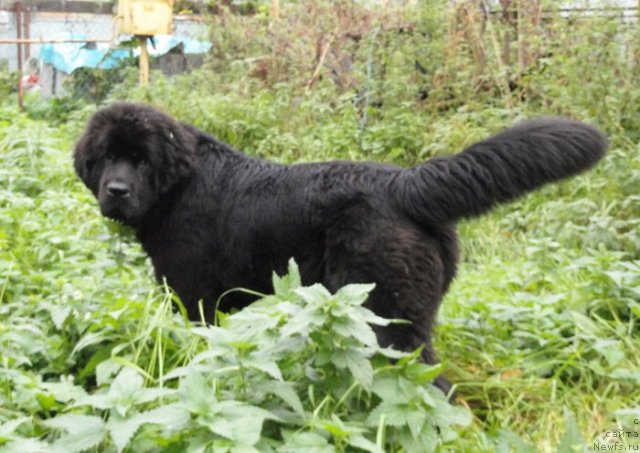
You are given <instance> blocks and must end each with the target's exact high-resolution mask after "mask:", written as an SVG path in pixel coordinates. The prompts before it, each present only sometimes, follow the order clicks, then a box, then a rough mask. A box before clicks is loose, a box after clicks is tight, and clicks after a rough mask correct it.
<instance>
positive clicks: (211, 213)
mask: <svg viewBox="0 0 640 453" xmlns="http://www.w3.org/2000/svg"><path fill="white" fill-rule="evenodd" d="M606 148H607V140H606V138H605V136H604V135H603V134H602V133H600V132H599V131H598V130H596V129H594V128H593V127H590V126H587V125H585V124H582V123H579V122H576V121H569V120H565V119H559V118H546V119H536V120H532V121H527V122H524V123H522V124H520V125H517V126H515V127H513V128H511V129H507V130H506V131H504V132H502V133H499V134H497V135H495V136H493V137H490V138H488V139H486V140H483V141H481V142H479V143H476V144H474V145H472V146H470V147H469V148H468V149H466V150H465V151H463V152H461V153H459V154H456V155H451V156H447V157H437V158H434V159H431V160H429V161H428V162H425V163H423V164H421V165H418V166H416V167H414V168H410V169H404V168H398V167H396V166H393V165H385V164H380V163H374V162H347V161H333V162H324V163H310V164H296V165H280V164H277V163H273V162H269V161H265V160H262V159H257V158H254V157H250V156H247V155H245V154H243V153H241V152H239V151H237V150H235V149H233V148H231V147H230V146H229V145H227V144H225V143H222V142H220V141H219V140H217V139H216V138H215V137H212V136H211V135H208V134H206V133H205V132H202V131H200V130H198V129H196V128H195V127H193V126H190V125H188V124H184V123H180V122H178V121H176V120H174V119H172V118H171V117H169V116H167V115H166V114H164V113H162V112H160V111H158V110H156V109H154V108H152V107H149V106H146V105H140V104H128V103H117V104H113V105H111V106H110V107H106V108H104V109H102V110H100V111H98V112H97V113H96V114H95V115H94V116H93V117H92V118H91V119H90V121H89V123H88V125H87V128H86V131H85V132H84V135H83V136H82V137H81V138H80V140H79V141H78V143H77V146H76V149H75V154H74V160H75V169H76V171H77V173H78V175H79V176H80V178H82V180H83V181H84V183H85V184H86V185H87V187H88V188H89V189H90V190H91V191H92V192H93V194H94V195H95V196H96V197H97V199H98V202H99V204H100V210H101V212H102V214H103V215H104V216H106V217H110V218H112V219H115V220H117V221H120V222H122V223H124V224H126V225H129V226H131V227H133V229H134V230H135V231H136V233H137V237H138V239H139V240H140V242H141V243H142V246H143V247H144V249H145V251H146V252H147V253H148V254H149V256H150V257H151V260H152V261H153V265H154V267H155V272H156V276H157V278H158V279H161V278H163V277H165V278H166V280H167V282H168V283H169V285H170V286H171V287H172V288H173V289H174V290H175V291H176V293H177V294H178V296H179V297H180V298H181V300H182V302H183V304H184V306H185V307H186V309H187V312H188V314H189V317H190V318H191V319H198V318H199V311H198V302H199V301H200V300H202V301H203V303H204V309H205V313H206V314H207V316H211V315H212V311H213V309H214V308H215V303H216V300H217V299H218V297H219V296H220V295H221V294H222V293H223V292H224V291H226V290H228V289H230V288H236V287H243V288H250V289H253V290H257V291H261V292H268V291H269V290H270V282H271V274H272V272H273V271H274V270H275V271H276V272H279V273H283V272H285V270H286V266H287V262H288V260H289V259H290V258H291V257H293V258H295V260H296V261H297V263H298V265H299V267H300V273H301V275H302V280H303V283H304V284H311V283H314V282H320V283H322V284H323V285H325V286H326V287H327V288H328V289H329V290H331V291H335V290H337V289H338V288H340V287H341V286H343V285H346V284H347V283H370V282H373V283H375V284H376V287H375V289H374V291H373V292H372V293H371V295H370V298H369V300H368V302H367V305H368V307H369V308H370V309H371V310H373V311H374V312H375V313H376V314H378V315H380V316H383V317H386V318H400V319H406V320H409V321H410V324H392V325H390V326H388V327H383V328H378V329H377V330H376V334H377V336H378V339H379V341H380V344H382V345H385V346H390V345H393V346H394V347H395V348H398V349H402V350H413V349H415V348H417V347H419V346H422V345H424V349H423V359H424V360H425V361H427V362H429V363H433V362H434V361H435V360H436V358H435V355H434V352H433V349H432V347H431V340H430V335H431V332H432V329H433V324H434V319H435V317H436V312H437V310H438V306H439V304H440V301H441V299H442V296H443V294H444V293H445V291H446V290H447V288H448V286H449V284H450V283H451V280H452V279H453V277H454V275H455V273H456V261H457V258H458V247H457V244H456V232H455V229H454V226H455V223H456V222H457V221H458V220H460V219H462V218H465V217H471V216H477V215H480V214H482V213H484V212H486V211H488V210H489V209H491V208H492V207H493V206H495V205H496V204H498V203H501V202H506V201H510V200H513V199H515V198H517V197H519V196H520V195H522V194H524V193H526V192H529V191H531V190H533V189H536V188H538V187H540V186H542V185H544V184H546V183H548V182H552V181H557V180H559V179H562V178H566V177H568V176H571V175H575V174H577V173H579V172H581V171H583V170H586V169H588V168H590V167H592V166H593V165H594V164H595V163H596V162H597V161H598V160H599V159H600V158H601V157H602V156H603V155H604V153H605V150H606ZM251 300H252V299H251V297H249V296H247V295H246V294H240V293H231V294H228V295H226V296H225V297H224V298H223V299H222V302H221V306H220V307H219V309H221V310H228V309H230V308H232V307H236V308H240V307H243V306H245V305H247V304H248V303H250V302H251ZM440 385H441V386H442V387H446V384H445V383H444V381H441V382H440Z"/></svg>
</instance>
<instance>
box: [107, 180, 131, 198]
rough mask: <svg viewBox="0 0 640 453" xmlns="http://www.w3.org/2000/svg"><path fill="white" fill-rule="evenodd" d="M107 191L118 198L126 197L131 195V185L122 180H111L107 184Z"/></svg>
mask: <svg viewBox="0 0 640 453" xmlns="http://www.w3.org/2000/svg"><path fill="white" fill-rule="evenodd" d="M107 192H109V195H112V196H114V197H116V198H126V197H128V196H129V186H128V185H127V184H126V183H124V182H122V181H111V182H110V183H109V184H107Z"/></svg>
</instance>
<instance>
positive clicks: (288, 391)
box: [261, 382, 304, 415]
mask: <svg viewBox="0 0 640 453" xmlns="http://www.w3.org/2000/svg"><path fill="white" fill-rule="evenodd" d="M294 385H295V384H294V383H293V382H267V383H265V384H263V385H262V386H261V389H262V390H264V391H265V392H267V393H271V394H273V395H276V396H277V397H278V398H280V399H281V400H283V401H284V402H285V403H287V404H288V405H289V406H290V407H291V409H293V410H294V412H296V413H297V414H298V415H304V407H303V406H302V401H300V397H299V396H298V394H297V393H296V390H295V387H294Z"/></svg>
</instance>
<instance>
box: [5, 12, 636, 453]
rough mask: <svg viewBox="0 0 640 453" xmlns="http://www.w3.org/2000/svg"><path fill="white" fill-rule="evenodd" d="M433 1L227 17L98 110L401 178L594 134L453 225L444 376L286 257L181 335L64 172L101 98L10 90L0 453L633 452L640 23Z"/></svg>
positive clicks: (360, 294) (125, 247) (361, 296)
mask: <svg viewBox="0 0 640 453" xmlns="http://www.w3.org/2000/svg"><path fill="white" fill-rule="evenodd" d="M442 3H443V2H435V1H425V2H422V3H420V4H419V5H415V6H402V7H397V8H393V7H386V8H376V9H368V8H366V7H365V6H361V5H360V4H359V3H356V4H354V3H352V2H347V1H339V2H323V1H321V2H291V3H289V2H286V3H285V2H283V5H282V12H281V18H280V19H274V18H272V17H270V16H269V15H268V14H266V13H265V14H255V15H248V16H240V15H236V14H231V13H230V12H228V11H227V10H225V8H224V7H221V12H220V13H219V14H218V15H216V16H214V17H212V18H211V20H212V23H213V26H212V40H213V41H214V42H215V43H216V46H215V47H214V51H213V54H212V55H211V58H210V59H209V61H208V63H207V65H206V66H205V67H204V68H201V69H199V70H198V71H195V72H193V73H191V74H187V75H183V76H179V77H174V78H171V79H167V78H163V77H161V76H160V75H159V74H154V77H153V81H152V83H151V84H150V85H149V86H147V87H137V86H135V78H134V77H127V78H125V81H124V82H122V83H121V84H119V85H115V86H113V87H112V90H111V92H110V94H109V97H108V98H107V99H106V101H105V102H110V101H112V100H115V99H126V100H135V101H143V102H148V103H151V104H154V105H157V106H160V107H162V108H163V109H165V110H166V111H168V112H169V113H171V114H173V115H175V116H177V117H179V118H180V119H182V120H184V121H187V122H191V123H193V124H195V125H196V126H198V127H200V128H202V129H205V130H207V131H209V132H211V133H213V134H215V135H217V136H218V137H219V138H221V139H223V140H225V141H227V142H230V143H231V144H233V145H234V146H236V147H238V148H240V149H243V150H245V151H246V152H248V153H251V154H253V155H257V156H262V157H265V158H269V159H275V160H279V161H283V162H293V161H303V160H306V161H309V160H320V159H323V160H324V159H336V158H340V159H374V160H380V161H386V162H393V163H396V164H399V165H403V166H411V165H414V164H416V163H418V162H421V161H424V160H426V159H428V158H430V157H432V156H436V155H441V154H448V153H451V152H456V151H459V150H461V149H462V148H464V147H465V146H466V145H468V144H470V143H472V142H473V141H475V140H478V139H481V138H483V137H485V136H487V135H488V134H490V133H493V132H495V131H497V130H499V129H501V128H502V127H505V126H508V125H511V124H513V123H514V122H516V121H518V120H519V119H522V118H525V117H531V116H536V115H565V116H571V117H575V118H578V119H581V120H584V121H587V122H591V123H594V124H596V125H598V126H600V127H602V128H603V129H604V130H606V131H607V133H608V134H609V135H610V142H611V147H610V152H609V155H608V156H607V158H606V159H605V161H604V162H603V163H602V164H600V165H599V166H598V167H597V169H596V170H594V171H592V172H589V173H588V174H585V175H583V176H580V177H578V178H575V179H572V180H570V181H567V182H564V183H562V184H558V185H554V186H550V187H548V188H545V189H544V190H542V191H539V192H537V193H535V194H533V195H531V196H528V197H526V198H525V199H523V200H521V201H519V202H517V203H514V204H512V205H509V206H505V207H502V208H500V209H498V210H496V211H495V212H493V213H492V214H490V215H487V216H485V217H482V218H480V219H473V220H471V221H468V222H465V223H463V224H462V225H460V233H461V245H462V249H463V250H462V252H463V253H462V254H463V262H462V263H461V268H460V271H459V275H458V278H457V280H456V282H455V283H454V285H453V288H452V289H451V291H450V292H449V293H448V295H447V297H446V300H445V302H444V304H443V308H442V312H441V314H440V318H439V321H440V325H439V329H438V331H437V350H438V351H440V354H441V358H442V359H443V363H442V365H441V366H438V367H429V366H426V365H423V364H420V363H418V362H417V360H416V355H415V354H413V355H411V354H410V355H406V354H400V353H398V352H395V351H390V350H385V349H381V348H379V347H378V346H377V345H376V344H375V339H374V337H373V336H372V331H371V328H370V327H369V326H368V325H367V323H373V324H376V323H384V322H387V321H385V320H382V319H379V318H377V317H375V316H374V315H373V314H371V313H370V312H368V311H367V310H366V309H364V308H363V307H362V303H363V301H364V300H365V297H366V294H367V291H369V290H370V287H369V286H367V285H356V286H349V287H346V288H344V289H343V290H341V291H340V292H338V293H337V294H335V295H331V294H329V293H327V292H326V290H324V289H323V288H321V287H320V286H312V287H308V288H303V287H300V285H299V282H298V280H297V274H296V269H295V265H294V264H293V263H292V264H291V267H290V274H289V275H288V276H283V277H274V294H273V295H256V299H259V302H257V303H256V304H254V305H252V306H250V307H248V308H247V309H245V310H243V311H241V312H238V313H235V314H231V315H222V314H221V315H219V319H218V323H217V325H216V326H214V327H212V326H206V325H205V324H203V323H201V324H197V323H196V324H190V323H188V322H187V321H186V320H185V319H184V317H183V316H182V315H181V314H180V313H178V312H175V311H173V310H172V308H171V306H172V301H173V299H174V298H175V296H173V295H172V294H171V292H170V291H169V290H168V289H167V288H165V287H162V286H160V287H158V286H157V285H156V284H155V282H154V280H153V276H152V270H151V265H150V263H149V262H148V261H147V259H146V258H145V256H144V254H143V253H142V251H141V250H140V248H139V246H138V245H137V244H136V243H135V240H134V239H133V238H131V236H130V235H129V233H128V232H127V231H121V229H120V227H118V226H117V225H115V224H112V223H110V222H108V221H106V220H104V219H102V218H101V217H100V215H99V212H98V211H97V209H96V206H95V200H94V199H93V197H92V195H91V194H89V193H88V191H87V190H86V189H85V188H84V187H83V186H82V184H81V183H80V182H79V181H78V180H77V178H76V177H75V175H74V174H73V170H72V167H71V163H70V153H71V149H72V147H73V142H74V140H75V139H76V138H77V137H78V135H79V133H80V131H81V129H82V127H83V125H84V122H85V121H86V119H87V118H88V115H89V114H91V113H92V112H93V111H94V110H95V108H96V105H95V104H94V103H91V104H89V103H87V102H80V101H78V99H70V100H59V101H57V102H54V103H49V104H43V103H40V102H35V101H34V100H32V99H28V105H27V111H26V112H25V113H20V112H18V111H17V109H16V108H15V107H13V104H12V103H11V102H10V101H11V100H10V99H9V100H8V101H6V102H4V103H3V104H2V105H0V125H1V127H0V351H1V354H0V451H3V452H5V451H6V452H25V451H30V452H37V451H47V452H49V451H65V452H72V451H85V450H89V451H135V452H139V451H185V450H191V451H216V452H218V451H256V450H257V451H282V452H287V451H296V452H299V451H358V450H364V451H419V452H423V451H434V450H435V451H445V450H447V451H474V452H476V451H486V452H490V451H504V452H506V451H518V452H520V451H558V452H568V451H572V450H575V451H580V450H582V449H583V448H584V447H588V448H593V449H595V448H596V447H595V445H598V446H602V445H605V446H611V445H615V446H616V448H618V449H620V448H621V446H623V445H626V446H628V447H629V448H633V447H632V446H633V445H638V443H639V442H640V438H639V437H640V434H639V432H640V424H638V420H639V419H640V390H639V389H640V372H639V371H638V370H640V326H639V319H640V215H639V214H640V194H639V192H638V188H639V187H640V159H638V153H639V151H640V150H639V148H638V141H639V139H640V126H639V125H640V121H639V119H640V118H639V116H638V111H637V105H639V101H640V88H638V87H637V86H636V84H635V83H634V82H635V80H637V79H638V77H639V76H640V66H639V65H640V59H638V58H637V56H638V55H639V54H640V48H639V47H638V46H640V39H638V38H639V36H638V35H639V34H640V28H638V25H637V24H636V23H631V22H626V21H624V20H622V19H621V18H620V17H606V16H604V15H602V16H597V15H596V16H593V15H590V16H580V15H569V16H562V15H559V14H556V13H545V14H543V15H541V16H540V17H539V18H538V16H536V14H537V13H539V12H540V11H533V12H531V11H523V10H519V13H518V14H519V16H518V18H519V20H520V21H521V22H520V23H521V24H522V23H524V22H522V21H527V20H528V21H529V22H526V23H528V24H530V26H528V28H527V27H522V26H521V27H519V28H517V30H516V28H514V27H515V25H514V24H513V23H512V19H513V15H512V14H511V12H510V11H511V10H507V11H506V13H505V14H503V13H502V11H499V12H498V14H490V15H487V16H486V17H485V16H483V15H482V10H481V9H480V8H477V7H476V6H475V5H477V4H478V2H477V1H475V2H474V1H471V0H469V1H459V2H456V3H455V5H456V6H454V7H446V8H445V7H444V6H442ZM480 3H482V2H480ZM505 3H510V2H505ZM512 3H513V4H514V5H515V4H518V5H519V4H520V3H519V2H512ZM532 3H534V2H532ZM542 5H543V7H549V6H553V3H551V2H550V3H548V4H547V3H545V2H542ZM512 6H513V5H512ZM225 11H226V12H225ZM527 14H531V15H527ZM285 18H286V20H285ZM538 19H539V20H538ZM509 37H511V44H510V47H509V46H506V45H505V44H504V43H507V42H509ZM523 49H524V50H523ZM525 50H526V52H525ZM5 78H6V79H7V80H9V79H10V77H9V76H3V80H4V79H5ZM207 321H212V320H210V319H208V320H207ZM336 345H339V346H340V348H336ZM438 373H443V374H444V375H445V376H446V377H447V378H448V379H449V380H451V381H452V382H454V383H456V398H455V401H454V402H453V404H452V405H451V404H449V403H448V402H447V401H446V399H445V398H444V397H443V396H442V395H441V394H440V393H439V392H438V391H437V390H435V389H434V388H433V387H431V386H430V385H429V383H430V382H431V381H432V380H433V378H434V377H435V376H436V375H437V374H438ZM636 448H637V447H636Z"/></svg>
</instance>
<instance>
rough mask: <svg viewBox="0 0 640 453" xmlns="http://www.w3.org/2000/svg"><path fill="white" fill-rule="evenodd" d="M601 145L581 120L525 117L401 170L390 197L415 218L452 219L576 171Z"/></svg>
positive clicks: (596, 157)
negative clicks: (453, 151) (456, 151)
mask: <svg viewBox="0 0 640 453" xmlns="http://www.w3.org/2000/svg"><path fill="white" fill-rule="evenodd" d="M606 148H607V139H606V137H605V135H604V134H602V133H601V132H600V131H598V130H597V129H595V128H593V127H591V126H587V125H586V124H583V123H580V122H577V121H570V120H565V119H560V118H542V119H536V120H531V121H526V122H524V123H521V124H519V125H517V126H515V127H513V128H511V129H507V130H506V131H504V132H502V133H499V134H497V135H495V136H493V137H491V138H489V139H487V140H483V141H481V142H479V143H476V144H474V145H472V146H470V147H469V148H467V149H466V150H464V151H463V152H461V153H459V154H457V155H453V156H447V157H439V158H435V159H432V160H430V161H428V162H426V163H425V164H422V165H419V166H417V167H415V168H412V169H409V170H406V171H404V172H403V173H401V175H400V176H399V178H398V179H396V183H395V184H394V191H395V197H394V198H396V201H397V202H399V203H400V204H401V206H402V209H403V210H405V211H406V212H407V213H409V215H411V216H412V217H413V218H415V219H416V220H418V221H420V222H425V223H430V224H437V225H441V224H447V223H453V222H455V221H457V220H459V219H461V218H464V217H471V216H477V215H480V214H483V213H484V212H486V211H488V210H489V209H491V208H492V207H493V206H495V205H496V204H498V203H502V202H507V201H510V200H513V199H515V198H517V197H519V196H521V195H523V194H525V193H527V192H530V191H532V190H534V189H536V188H538V187H540V186H542V185H544V184H546V183H549V182H552V181H557V180H559V179H563V178H566V177H569V176H572V175H575V174H577V173H580V172H582V171H584V170H586V169H588V168H590V167H592V166H593V165H595V163H596V162H598V160H600V158H602V157H603V156H604V154H605V151H606Z"/></svg>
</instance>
